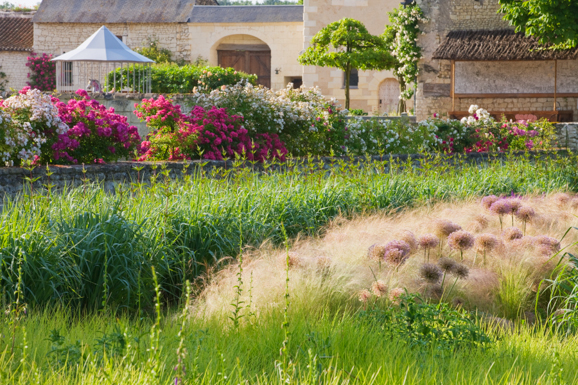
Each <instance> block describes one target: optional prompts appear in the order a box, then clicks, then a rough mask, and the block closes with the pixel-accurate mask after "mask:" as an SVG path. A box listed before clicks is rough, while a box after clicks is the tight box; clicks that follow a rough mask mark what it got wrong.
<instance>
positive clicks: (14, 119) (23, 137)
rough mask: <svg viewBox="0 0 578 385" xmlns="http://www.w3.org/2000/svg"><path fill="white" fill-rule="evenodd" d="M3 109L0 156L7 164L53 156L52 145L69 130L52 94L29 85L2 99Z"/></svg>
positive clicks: (45, 159)
mask: <svg viewBox="0 0 578 385" xmlns="http://www.w3.org/2000/svg"><path fill="white" fill-rule="evenodd" d="M0 112H1V115H0V116H1V119H2V123H0V127H1V128H3V129H2V132H1V133H0V152H1V155H0V158H1V160H2V161H3V162H4V164H5V165H7V166H14V165H21V164H23V163H25V162H27V161H34V162H39V161H41V162H44V161H48V160H50V159H51V158H52V155H53V154H52V145H53V144H54V143H55V142H56V141H57V140H58V138H59V136H60V135H63V134H65V133H66V132H67V131H68V126H67V125H66V124H65V123H64V122H63V121H62V120H61V119H60V117H59V114H58V109H57V108H56V107H55V106H54V104H53V103H52V98H51V97H50V96H49V95H45V94H43V93H42V92H41V91H39V90H37V89H31V88H30V87H24V88H23V89H22V90H20V91H19V92H18V93H17V94H15V95H13V96H11V97H9V98H8V99H6V100H2V101H0Z"/></svg>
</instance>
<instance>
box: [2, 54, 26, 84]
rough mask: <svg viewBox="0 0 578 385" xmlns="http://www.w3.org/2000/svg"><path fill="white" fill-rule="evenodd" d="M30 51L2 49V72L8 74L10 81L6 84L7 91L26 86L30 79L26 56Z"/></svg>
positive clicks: (7, 78)
mask: <svg viewBox="0 0 578 385" xmlns="http://www.w3.org/2000/svg"><path fill="white" fill-rule="evenodd" d="M28 55H30V53H29V52H19V51H0V72H4V73H5V74H6V79H5V80H7V81H8V82H7V83H6V85H5V89H6V91H8V90H9V89H10V88H14V89H17V90H19V89H21V88H22V87H25V86H26V81H27V80H28V67H26V58H27V57H28Z"/></svg>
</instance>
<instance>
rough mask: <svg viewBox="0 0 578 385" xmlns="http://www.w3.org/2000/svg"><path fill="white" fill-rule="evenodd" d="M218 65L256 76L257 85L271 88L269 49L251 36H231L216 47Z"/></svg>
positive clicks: (262, 42)
mask: <svg viewBox="0 0 578 385" xmlns="http://www.w3.org/2000/svg"><path fill="white" fill-rule="evenodd" d="M217 58H218V64H219V66H221V67H225V68H227V67H232V68H234V69H235V70H237V71H243V72H246V73H248V74H255V75H257V84H261V85H263V86H265V87H268V88H271V49H270V48H269V46H268V45H267V44H266V43H265V42H264V41H262V40H260V39H257V38H256V37H254V36H251V35H231V36H227V37H225V38H223V39H222V40H221V41H220V43H219V44H218V46H217Z"/></svg>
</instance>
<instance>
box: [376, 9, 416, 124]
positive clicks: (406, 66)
mask: <svg viewBox="0 0 578 385" xmlns="http://www.w3.org/2000/svg"><path fill="white" fill-rule="evenodd" d="M425 21H426V18H425V15H424V13H423V11H422V10H421V8H420V7H419V5H417V4H411V5H409V6H407V7H405V6H403V5H400V6H399V8H396V9H394V10H393V11H391V12H390V13H389V25H387V26H386V27H385V31H384V32H383V39H384V40H385V44H386V47H387V49H389V50H390V51H391V54H392V55H393V57H394V60H395V61H394V65H393V74H394V75H395V77H396V78H397V80H398V81H399V87H400V91H401V95H400V100H401V102H400V105H399V107H400V108H399V109H398V112H399V113H402V112H405V103H403V100H404V99H405V100H407V99H410V98H411V97H412V96H413V94H414V92H415V90H416V88H417V83H416V79H417V75H418V71H419V68H418V62H419V60H420V59H421V58H422V54H421V48H420V47H419V46H418V44H417V40H418V36H419V35H420V33H421V31H420V28H419V23H423V22H425Z"/></svg>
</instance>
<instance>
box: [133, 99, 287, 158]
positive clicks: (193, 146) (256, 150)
mask: <svg viewBox="0 0 578 385" xmlns="http://www.w3.org/2000/svg"><path fill="white" fill-rule="evenodd" d="M135 114H136V115H137V116H138V117H139V119H141V120H143V121H146V122H147V126H148V127H150V128H151V129H152V130H153V131H152V132H151V133H150V134H149V135H148V136H147V138H146V139H145V141H144V142H142V145H141V153H142V155H141V157H140V158H139V159H140V160H183V159H195V158H202V159H212V160H222V159H224V158H235V157H243V158H246V159H249V160H264V159H272V158H277V159H284V157H285V154H286V153H287V150H286V149H285V146H284V145H283V143H282V142H281V141H280V140H279V137H278V135H276V134H269V133H259V134H253V135H249V132H248V130H247V129H246V128H245V127H243V118H242V117H240V116H237V115H229V114H227V111H226V109H224V108H216V107H214V106H213V107H211V108H203V107H201V106H196V107H194V108H193V110H192V111H191V113H190V114H188V115H187V114H184V113H183V112H182V111H181V108H180V106H179V105H175V104H173V102H172V100H171V99H167V98H164V97H163V96H159V97H158V98H157V99H154V98H151V99H144V100H143V101H142V103H141V104H135Z"/></svg>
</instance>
